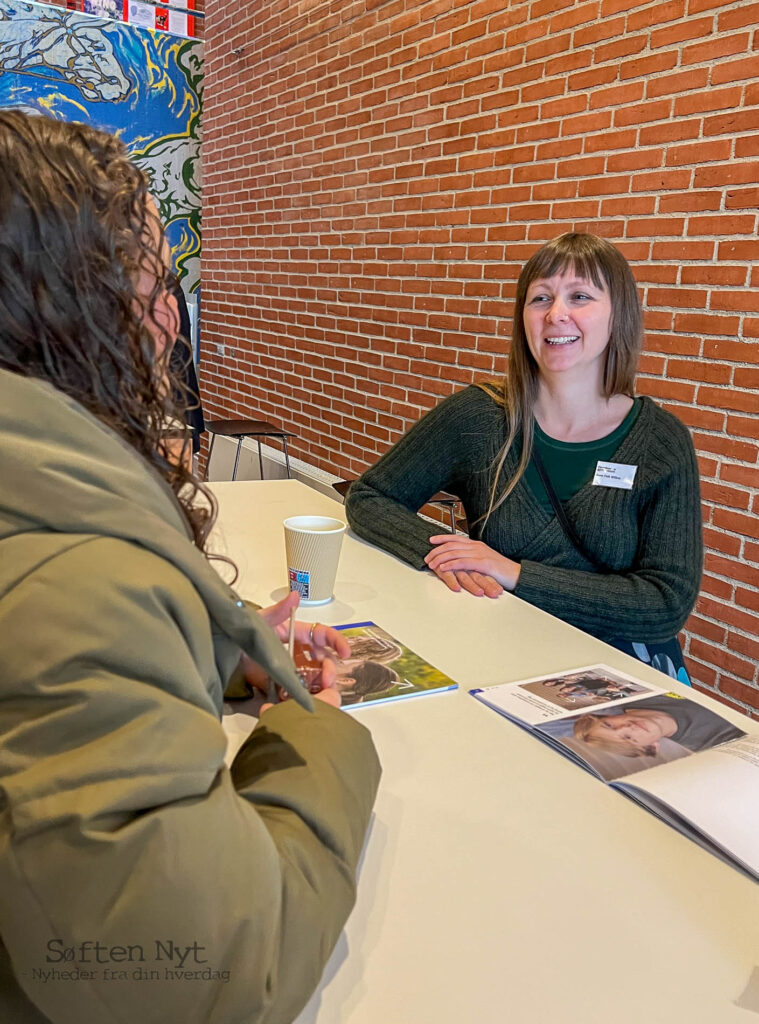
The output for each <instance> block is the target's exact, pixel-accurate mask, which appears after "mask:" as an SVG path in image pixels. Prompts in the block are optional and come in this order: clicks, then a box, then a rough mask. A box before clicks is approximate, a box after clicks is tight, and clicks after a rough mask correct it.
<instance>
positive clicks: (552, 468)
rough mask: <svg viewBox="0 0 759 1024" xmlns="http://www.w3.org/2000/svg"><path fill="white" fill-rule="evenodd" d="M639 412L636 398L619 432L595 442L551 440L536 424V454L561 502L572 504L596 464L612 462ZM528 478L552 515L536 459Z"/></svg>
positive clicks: (533, 489) (589, 477)
mask: <svg viewBox="0 0 759 1024" xmlns="http://www.w3.org/2000/svg"><path fill="white" fill-rule="evenodd" d="M640 410H641V399H640V398H636V399H635V401H634V402H633V404H632V408H631V409H630V411H629V412H628V414H627V415H626V416H625V418H624V419H623V420H622V422H621V423H620V424H619V426H618V427H617V429H616V430H613V431H612V432H611V433H610V434H607V435H606V437H599V438H598V440H596V441H557V440H556V438H555V437H549V435H548V434H546V433H544V432H543V431H542V430H541V429H540V426H539V425H538V423H537V422H536V423H535V441H534V446H535V451H537V453H538V455H539V456H540V458H541V459H542V461H543V466H544V467H545V471H546V473H547V474H548V479H549V480H550V481H551V486H552V487H553V489H554V491H555V492H556V495H557V497H558V499H559V501H561V502H564V501H569V499H570V498H574V496H575V494H577V492H578V491H579V490H580V488H581V487H584V486H585V484H587V483H590V481H591V480H592V479H593V477H594V475H595V471H596V463H598V462H611V461H612V457H613V455H614V452H615V451H616V450H617V448H619V446H620V445H621V444H622V442H623V441H624V439H625V438H626V437H627V435H628V434H629V433H630V431H631V430H632V427H633V423H635V421H636V420H637V418H638V413H639V412H640ZM525 479H526V481H527V485H528V487H529V488H530V490H531V491H532V493H533V494H534V495H535V497H536V498H537V499H538V501H539V502H540V507H541V508H542V509H543V510H544V511H545V512H547V513H548V514H549V515H550V514H551V510H552V508H553V505H551V499H550V498H549V497H548V494H547V493H546V489H545V487H544V486H543V481H542V480H541V479H540V475H539V473H538V471H537V469H536V468H535V462H534V460H533V459H530V463H529V465H528V466H527V469H526V471H525Z"/></svg>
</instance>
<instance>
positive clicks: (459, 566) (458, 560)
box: [437, 555, 480, 572]
mask: <svg viewBox="0 0 759 1024" xmlns="http://www.w3.org/2000/svg"><path fill="white" fill-rule="evenodd" d="M478 565H480V561H479V559H477V558H472V557H471V555H470V556H459V555H450V556H448V557H447V558H442V559H441V560H440V561H439V562H438V563H437V568H438V569H442V570H443V572H479V571H480V570H479V569H478V568H477V566H478Z"/></svg>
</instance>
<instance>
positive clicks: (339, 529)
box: [282, 515, 348, 533]
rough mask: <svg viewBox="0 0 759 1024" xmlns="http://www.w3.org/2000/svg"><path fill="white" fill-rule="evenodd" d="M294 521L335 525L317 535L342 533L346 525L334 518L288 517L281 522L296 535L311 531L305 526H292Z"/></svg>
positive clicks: (311, 531)
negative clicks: (310, 521) (314, 520)
mask: <svg viewBox="0 0 759 1024" xmlns="http://www.w3.org/2000/svg"><path fill="white" fill-rule="evenodd" d="M296 519H316V520H322V521H324V520H327V521H328V522H331V523H335V524H336V525H335V526H334V527H333V528H332V529H331V530H329V529H328V530H319V531H317V532H318V533H342V531H343V530H345V529H347V527H348V524H347V523H344V522H343V521H342V519H336V518H335V516H309V515H303V516H288V518H287V519H284V520H283V521H282V525H283V526H286V527H287V529H288V530H295V531H296V532H297V533H313V532H314V531H313V529H309V528H308V527H307V526H301V525H294V520H296Z"/></svg>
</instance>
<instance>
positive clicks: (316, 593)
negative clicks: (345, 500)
mask: <svg viewBox="0 0 759 1024" xmlns="http://www.w3.org/2000/svg"><path fill="white" fill-rule="evenodd" d="M283 525H284V528H285V553H286V555H287V579H288V586H289V587H290V590H297V591H298V593H299V594H300V603H301V604H302V605H308V604H326V603H327V602H328V601H331V600H332V597H333V590H334V588H335V576H336V575H337V563H338V561H339V560H340V547H341V545H342V543H343V534H344V533H345V523H344V522H342V521H341V520H340V519H332V518H331V517H330V516H290V518H289V519H285V521H284V524H283Z"/></svg>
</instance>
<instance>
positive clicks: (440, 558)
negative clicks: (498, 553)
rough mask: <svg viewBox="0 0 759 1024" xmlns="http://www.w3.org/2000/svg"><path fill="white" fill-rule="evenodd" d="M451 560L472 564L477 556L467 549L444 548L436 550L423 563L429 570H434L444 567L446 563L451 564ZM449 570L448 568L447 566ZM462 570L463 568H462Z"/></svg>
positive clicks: (474, 552) (477, 558)
mask: <svg viewBox="0 0 759 1024" xmlns="http://www.w3.org/2000/svg"><path fill="white" fill-rule="evenodd" d="M453 559H458V560H459V561H466V562H473V561H476V560H479V556H478V554H477V552H476V551H472V550H471V549H467V548H454V547H451V548H449V547H447V546H446V547H444V548H438V549H437V550H436V551H434V552H433V553H432V554H430V555H427V556H426V557H425V561H426V562H427V565H428V566H429V567H430V569H433V568H436V567H437V566H440V565H445V564H446V563H447V562H451V561H452V560H453ZM448 568H450V566H448ZM462 568H464V566H462Z"/></svg>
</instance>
